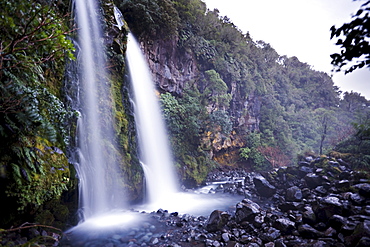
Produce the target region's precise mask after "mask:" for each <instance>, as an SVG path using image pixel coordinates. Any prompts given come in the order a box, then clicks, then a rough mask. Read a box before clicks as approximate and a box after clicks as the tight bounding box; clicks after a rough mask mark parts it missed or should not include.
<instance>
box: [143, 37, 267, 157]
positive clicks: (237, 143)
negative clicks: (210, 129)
mask: <svg viewBox="0 0 370 247" xmlns="http://www.w3.org/2000/svg"><path fill="white" fill-rule="evenodd" d="M141 46H142V48H143V50H144V52H145V54H146V57H147V59H148V64H149V67H150V70H151V71H152V73H153V78H154V81H155V83H156V85H157V87H158V88H159V89H160V91H163V92H170V93H172V94H176V95H181V94H182V93H183V89H184V87H185V85H186V84H187V83H189V82H195V83H197V80H198V79H199V78H202V77H203V75H202V71H201V69H199V68H200V66H199V62H198V61H197V59H196V56H195V54H194V53H193V52H192V51H189V50H184V49H181V48H179V47H178V46H177V39H169V40H156V41H143V42H141ZM225 82H226V84H227V85H228V88H229V92H230V94H231V95H232V100H231V102H230V107H229V109H227V112H228V113H229V114H230V116H231V119H233V120H232V121H233V131H232V132H231V133H230V134H229V136H226V137H225V136H224V135H221V134H220V133H213V134H212V135H209V136H205V137H204V138H203V140H202V142H203V143H209V144H210V145H208V146H211V147H212V150H210V151H209V152H210V156H211V157H213V159H215V160H216V161H217V162H218V163H221V164H232V163H235V162H236V161H237V159H238V158H239V155H238V151H237V150H239V148H240V147H243V146H244V141H243V138H242V134H245V132H246V131H254V130H259V122H260V119H259V113H260V107H261V100H260V98H259V97H258V96H256V95H254V94H249V95H248V96H246V94H245V92H243V90H242V89H240V87H239V85H238V83H237V82H235V81H226V80H225Z"/></svg>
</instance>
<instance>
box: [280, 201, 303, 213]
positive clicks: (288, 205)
mask: <svg viewBox="0 0 370 247" xmlns="http://www.w3.org/2000/svg"><path fill="white" fill-rule="evenodd" d="M303 207H304V204H303V203H302V202H283V203H281V204H279V208H280V209H281V210H282V211H284V212H286V211H289V210H300V209H302V208H303Z"/></svg>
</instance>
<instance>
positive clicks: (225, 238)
mask: <svg viewBox="0 0 370 247" xmlns="http://www.w3.org/2000/svg"><path fill="white" fill-rule="evenodd" d="M221 238H222V241H224V242H225V243H227V242H229V241H230V235H229V233H227V232H225V233H222V235H221Z"/></svg>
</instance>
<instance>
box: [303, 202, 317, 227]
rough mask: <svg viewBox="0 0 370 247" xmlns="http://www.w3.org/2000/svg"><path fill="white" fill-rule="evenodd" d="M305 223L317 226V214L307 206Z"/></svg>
mask: <svg viewBox="0 0 370 247" xmlns="http://www.w3.org/2000/svg"><path fill="white" fill-rule="evenodd" d="M302 221H303V223H306V224H309V225H314V224H316V214H315V213H314V211H313V210H312V207H310V206H306V207H305V211H304V212H303V213H302Z"/></svg>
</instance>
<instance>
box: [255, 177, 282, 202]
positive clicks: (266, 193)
mask: <svg viewBox="0 0 370 247" xmlns="http://www.w3.org/2000/svg"><path fill="white" fill-rule="evenodd" d="M253 183H254V186H255V187H256V190H257V193H258V194H259V195H260V196H263V197H271V196H273V195H274V194H275V193H276V188H275V187H274V186H272V185H271V184H270V183H269V182H268V181H267V180H266V178H264V177H263V176H256V177H254V178H253Z"/></svg>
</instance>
